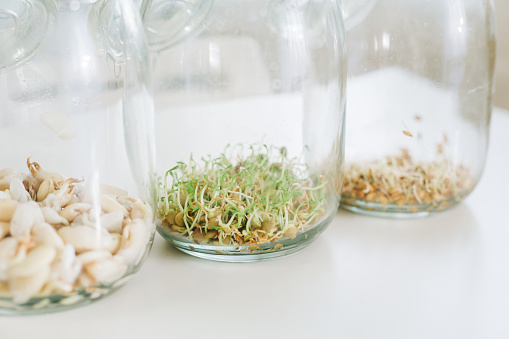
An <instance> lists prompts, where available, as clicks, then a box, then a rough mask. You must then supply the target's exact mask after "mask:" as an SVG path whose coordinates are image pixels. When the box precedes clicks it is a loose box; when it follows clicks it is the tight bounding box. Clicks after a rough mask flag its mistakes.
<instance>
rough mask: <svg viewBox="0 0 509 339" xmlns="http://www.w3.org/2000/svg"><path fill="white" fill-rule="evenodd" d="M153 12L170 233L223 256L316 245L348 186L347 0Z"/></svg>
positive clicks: (163, 200) (181, 244) (156, 7)
mask: <svg viewBox="0 0 509 339" xmlns="http://www.w3.org/2000/svg"><path fill="white" fill-rule="evenodd" d="M143 8H144V9H143V10H142V13H143V18H144V20H145V25H146V27H147V30H148V35H149V37H151V38H150V40H149V43H150V44H151V48H152V49H153V50H152V52H153V59H152V60H153V64H154V72H153V73H154V95H155V112H156V114H155V117H156V118H155V121H156V141H157V142H156V144H157V157H158V174H159V176H160V177H159V182H160V187H161V189H162V190H161V195H160V199H159V204H160V205H159V211H158V219H159V223H158V228H157V229H158V231H159V233H160V234H161V235H162V236H163V237H164V238H166V239H167V240H169V241H170V242H171V243H172V244H173V245H175V246H176V247H177V248H178V249H180V250H182V251H184V252H187V253H189V254H192V255H195V256H199V257H203V258H208V259H213V260H223V261H253V260H261V259H266V258H272V257H277V256H281V255H284V254H288V253H292V252H295V251H297V250H299V249H300V248H302V247H304V246H305V245H307V244H308V243H310V242H311V241H312V240H313V239H314V238H316V236H318V235H319V234H320V232H322V231H323V230H324V228H325V227H326V226H327V225H328V224H329V222H330V221H331V219H332V218H333V217H334V215H335V214H336V210H337V207H338V200H339V193H340V187H341V183H342V176H341V167H342V163H343V162H342V159H343V133H342V130H343V112H344V99H345V94H344V90H345V87H344V86H345V78H346V66H345V62H344V59H345V55H344V35H343V26H342V19H341V12H340V10H339V8H338V7H337V3H336V1H329V0H317V1H315V0H312V1H311V0H310V1H306V0H305V1H302V0H299V1H294V0H280V1H268V0H255V1H238V0H219V1H199V2H196V1H160V2H157V1H152V2H149V3H148V4H147V3H145V4H144V6H143ZM164 15H167V16H166V17H165V16H164ZM170 23H171V24H170ZM158 27H162V29H161V30H158ZM184 32H188V34H187V35H185V34H184Z"/></svg>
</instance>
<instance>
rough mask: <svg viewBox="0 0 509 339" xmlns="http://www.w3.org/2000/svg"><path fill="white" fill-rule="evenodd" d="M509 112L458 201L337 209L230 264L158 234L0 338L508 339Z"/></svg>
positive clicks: (5, 324)
mask: <svg viewBox="0 0 509 339" xmlns="http://www.w3.org/2000/svg"><path fill="white" fill-rule="evenodd" d="M508 131H509V112H507V111H502V110H500V109H495V112H494V114H493V120H492V134H491V142H490V150H489V155H488V162H487V164H486V169H485V172H484V175H483V177H482V180H481V182H480V184H479V185H478V187H477V188H476V189H475V191H474V192H473V193H472V194H471V195H470V196H469V197H468V198H467V199H466V200H465V201H464V202H463V203H461V204H460V205H459V206H456V207H455V208H453V209H451V210H449V211H445V212H442V213H439V214H436V215H433V216H431V217H428V218H424V219H412V220H392V219H379V218H372V217H365V216H360V215H355V214H352V213H349V212H345V211H339V212H338V215H337V217H336V218H335V219H334V221H333V222H332V224H331V225H330V226H329V228H328V229H327V231H326V232H324V233H323V234H322V235H321V236H320V237H319V238H318V239H317V240H316V241H315V242H314V243H312V244H311V245H310V246H309V247H308V248H306V249H304V250H302V251H300V252H298V253H296V254H294V255H291V256H288V257H285V258H282V259H276V260H272V261H265V262H257V263H248V264H234V263H219V262H212V261H207V260H203V259H198V258H194V257H191V256H189V255H186V254H183V253H181V252H179V251H178V250H176V249H174V248H172V247H171V246H170V245H169V244H168V243H167V242H166V241H164V240H163V239H162V238H161V237H160V236H159V235H158V234H156V240H155V244H154V247H153V249H152V252H151V254H150V256H149V257H148V259H147V260H146V262H145V264H144V265H143V267H142V268H141V270H140V272H138V274H136V275H135V276H134V277H133V278H132V280H131V281H130V282H128V283H127V285H126V286H124V287H123V288H121V289H120V290H119V291H118V292H116V293H114V294H112V295H110V296H108V297H106V298H105V299H103V300H100V301H97V302H95V303H93V304H91V305H88V306H84V307H81V308H77V309H74V310H68V311H64V312H59V313H52V314H46V315H37V316H23V317H0V338H2V339H13V338H38V339H44V338H52V339H53V338H95V339H99V338H124V339H128V338H143V339H148V338H264V337H265V338H355V339H357V338H389V339H395V338H405V339H407V338H411V339H418V338H433V339H436V338H461V339H468V338H489V339H497V338H509V217H508V216H507V215H506V214H505V212H508V211H509V204H508V203H509V180H508V179H507V175H508V174H509V172H508V168H509V151H508V147H509V132H508Z"/></svg>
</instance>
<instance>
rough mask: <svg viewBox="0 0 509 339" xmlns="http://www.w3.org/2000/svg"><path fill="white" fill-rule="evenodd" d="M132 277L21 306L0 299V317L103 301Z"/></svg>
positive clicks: (58, 310) (66, 308) (28, 302)
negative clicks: (101, 286)
mask: <svg viewBox="0 0 509 339" xmlns="http://www.w3.org/2000/svg"><path fill="white" fill-rule="evenodd" d="M131 276H132V275H128V276H126V277H124V278H122V279H120V280H119V281H117V282H115V283H113V285H111V286H109V287H104V288H95V289H94V291H93V292H90V291H89V292H87V291H84V290H82V291H79V292H76V293H73V294H56V293H55V294H51V295H48V296H40V297H34V298H31V299H30V300H29V301H27V302H25V303H23V304H17V303H15V302H14V301H13V300H12V299H11V298H8V297H0V316H20V315H37V314H46V313H55V312H61V311H66V310H69V309H73V308H78V307H81V306H85V305H88V304H91V303H93V302H95V301H97V300H100V299H103V298H104V297H107V296H109V295H111V294H113V293H114V292H116V291H117V290H118V289H120V288H121V287H122V286H123V285H124V284H125V283H126V282H127V281H128V280H129V279H130V278H131Z"/></svg>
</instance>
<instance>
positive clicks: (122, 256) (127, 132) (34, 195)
mask: <svg viewBox="0 0 509 339" xmlns="http://www.w3.org/2000/svg"><path fill="white" fill-rule="evenodd" d="M0 25H1V27H0V45H1V46H2V48H1V49H0V157H1V158H0V314H19V313H36V312H48V311H53V310H60V309H64V308H68V307H74V306H77V305H82V304H86V303H89V302H90V301H92V300H96V299H99V298H101V297H103V296H104V295H106V294H108V293H110V292H111V291H114V290H115V289H117V288H118V287H119V286H121V285H122V284H123V283H124V282H125V281H126V280H127V278H128V277H129V276H131V275H132V274H133V273H135V272H136V271H137V269H138V268H139V266H140V264H141V262H142V260H143V258H144V257H145V255H146V253H147V252H148V250H149V248H150V245H151V243H152V239H153V235H154V230H155V223H154V218H153V215H154V213H153V211H152V209H151V207H149V206H150V205H149V203H150V202H151V201H150V200H151V199H154V197H152V198H151V196H154V194H152V193H150V192H151V190H152V187H153V184H152V183H151V177H150V175H151V173H153V171H154V167H153V165H152V158H153V152H154V150H153V148H154V147H153V145H152V143H153V142H152V140H151V138H152V136H151V134H149V133H148V132H147V131H148V129H149V128H150V127H152V128H153V123H152V120H153V103H152V97H151V95H150V94H149V92H148V88H147V85H146V76H147V74H149V73H147V72H149V71H150V69H149V64H148V61H147V60H148V46H147V44H146V41H145V38H144V34H143V27H142V24H141V20H140V18H139V15H138V14H137V9H136V8H134V7H133V6H132V5H131V3H130V2H129V1H124V0H108V2H104V1H98V2H95V3H91V2H89V1H60V2H57V1H45V0H11V1H2V2H1V3H0ZM151 115H152V116H151ZM151 119H152V120H151ZM151 125H152V126H151ZM154 179H155V176H154ZM152 202H154V201H152ZM152 206H153V205H152Z"/></svg>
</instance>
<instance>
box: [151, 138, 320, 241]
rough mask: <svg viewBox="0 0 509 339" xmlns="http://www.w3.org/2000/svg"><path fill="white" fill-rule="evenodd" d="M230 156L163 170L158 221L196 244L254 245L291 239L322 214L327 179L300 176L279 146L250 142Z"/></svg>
mask: <svg viewBox="0 0 509 339" xmlns="http://www.w3.org/2000/svg"><path fill="white" fill-rule="evenodd" d="M275 153H277V156H274V154H275ZM230 159H232V158H230V157H227V156H226V155H225V153H223V154H221V156H219V157H218V158H215V159H212V158H210V157H209V158H208V159H202V161H201V163H200V164H198V163H197V162H196V161H195V160H194V159H193V158H192V157H191V158H190V160H189V163H187V164H185V163H179V165H177V166H175V167H173V168H172V169H170V170H169V171H167V172H166V176H165V179H164V192H166V194H165V195H164V196H162V197H161V198H160V207H159V212H158V216H159V219H160V220H161V224H162V225H163V226H164V227H166V228H167V229H169V230H170V231H172V232H176V233H177V234H179V235H182V236H186V237H188V238H190V239H192V240H193V241H194V242H195V243H198V244H207V243H209V244H215V245H247V246H251V245H252V246H253V247H252V248H255V247H257V245H258V244H263V243H268V242H272V241H278V240H280V239H282V238H283V237H289V238H295V237H296V236H297V233H298V232H300V231H303V230H305V229H307V228H310V227H312V226H313V225H314V224H316V222H317V220H318V219H319V218H320V217H321V216H323V215H324V214H325V211H326V194H325V190H326V185H327V181H325V180H324V178H323V177H320V176H312V177H311V176H306V174H305V173H306V171H307V166H306V165H305V164H303V163H301V162H299V161H298V160H297V159H289V158H288V157H287V151H286V149H285V148H281V149H276V148H275V147H266V146H263V147H254V146H251V147H250V154H249V155H247V156H246V157H242V156H241V155H240V154H239V155H237V156H236V158H235V161H232V160H230ZM170 181H171V187H168V184H169V182H170ZM250 248H251V247H250Z"/></svg>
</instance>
